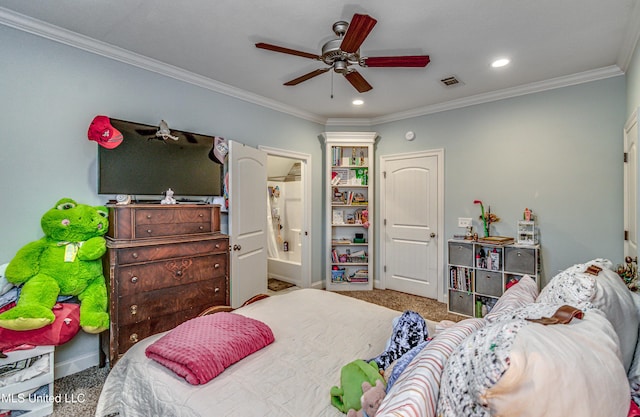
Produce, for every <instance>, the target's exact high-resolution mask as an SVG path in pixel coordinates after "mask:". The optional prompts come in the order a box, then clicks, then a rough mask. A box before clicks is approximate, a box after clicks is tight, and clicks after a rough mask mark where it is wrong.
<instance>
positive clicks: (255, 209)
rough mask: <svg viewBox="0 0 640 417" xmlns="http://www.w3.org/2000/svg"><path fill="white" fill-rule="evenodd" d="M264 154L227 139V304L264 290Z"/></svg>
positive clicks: (265, 219)
mask: <svg viewBox="0 0 640 417" xmlns="http://www.w3.org/2000/svg"><path fill="white" fill-rule="evenodd" d="M266 192H267V154H266V153H264V152H262V151H260V150H258V149H255V148H252V147H250V146H246V145H244V144H242V143H239V142H234V141H229V245H230V249H231V253H230V259H231V280H230V281H231V306H232V307H234V308H237V307H240V306H241V305H242V303H244V302H245V301H247V300H248V299H249V298H251V297H253V296H254V295H256V294H261V293H263V294H266V292H267V233H266V232H267V217H266V216H265V215H264V214H265V213H266V212H267V199H266Z"/></svg>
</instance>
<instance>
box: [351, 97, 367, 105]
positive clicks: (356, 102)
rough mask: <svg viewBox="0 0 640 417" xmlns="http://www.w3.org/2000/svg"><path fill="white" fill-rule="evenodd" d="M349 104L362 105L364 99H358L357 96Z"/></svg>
mask: <svg viewBox="0 0 640 417" xmlns="http://www.w3.org/2000/svg"><path fill="white" fill-rule="evenodd" d="M351 104H353V105H354V106H362V105H363V104H364V100H360V99H359V98H357V99H355V100H353V101H352V102H351Z"/></svg>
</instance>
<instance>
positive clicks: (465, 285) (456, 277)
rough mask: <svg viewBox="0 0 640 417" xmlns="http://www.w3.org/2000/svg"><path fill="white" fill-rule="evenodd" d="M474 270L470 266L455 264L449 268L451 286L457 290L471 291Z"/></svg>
mask: <svg viewBox="0 0 640 417" xmlns="http://www.w3.org/2000/svg"><path fill="white" fill-rule="evenodd" d="M471 275H472V272H471V270H470V269H469V268H466V267H462V266H454V267H451V268H449V288H451V289H452V290H457V291H466V292H470V291H471V281H472V276H471Z"/></svg>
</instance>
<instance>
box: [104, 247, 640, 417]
mask: <svg viewBox="0 0 640 417" xmlns="http://www.w3.org/2000/svg"><path fill="white" fill-rule="evenodd" d="M594 265H595V266H596V269H600V271H599V274H598V275H592V274H590V273H588V272H585V271H586V270H587V269H588V268H589V267H592V266H594ZM566 304H569V305H572V306H574V307H576V308H578V309H579V310H580V312H582V313H583V314H581V317H582V318H577V317H576V318H574V319H572V320H570V321H569V322H568V323H567V324H555V325H543V324H540V323H538V322H534V321H531V320H530V319H540V318H545V317H553V314H554V312H555V311H556V310H557V308H558V307H559V306H561V305H566ZM638 304H639V303H638V302H637V298H636V297H635V296H634V294H632V293H631V292H630V291H629V290H628V289H627V288H626V286H625V285H624V283H623V282H622V280H621V279H620V278H619V277H617V275H616V274H615V272H613V270H612V269H611V263H610V262H608V261H606V260H600V259H598V260H593V261H590V262H588V263H585V264H579V265H574V266H572V267H571V268H568V269H567V270H565V271H562V272H561V273H559V274H558V275H557V276H556V277H554V278H553V279H552V280H551V281H550V283H549V284H548V285H547V286H546V287H545V288H544V289H543V290H542V291H540V292H539V291H538V288H537V285H535V283H534V282H533V280H531V279H530V278H528V277H526V276H525V277H524V278H523V279H522V280H521V282H520V283H518V284H516V285H514V286H512V287H511V288H510V289H509V290H507V292H506V293H505V295H503V297H502V298H501V299H500V300H499V302H498V304H496V306H495V307H494V309H493V310H492V311H491V312H490V313H489V314H488V315H487V316H486V317H485V318H482V319H478V318H470V319H465V320H462V321H460V322H458V323H451V322H447V323H434V322H431V321H428V320H427V324H428V330H429V335H430V336H431V337H432V339H431V340H430V341H429V343H428V344H427V345H426V347H425V348H424V349H423V350H421V351H420V352H419V353H418V354H417V355H416V356H415V357H414V358H413V359H412V360H411V362H410V363H409V364H408V365H407V367H406V369H405V370H404V371H403V372H402V373H401V374H400V375H399V377H398V378H397V379H396V380H395V382H394V383H393V385H392V386H391V387H390V388H389V389H388V391H387V394H386V396H385V398H384V400H383V402H382V404H381V406H380V409H379V410H378V413H377V414H376V416H377V417H381V416H382V417H390V416H407V417H422V416H429V417H431V416H451V417H454V416H455V417H461V416H541V417H542V416H558V417H560V416H566V415H581V416H582V417H585V416H587V417H588V416H593V417H602V416H605V415H606V416H611V417H615V416H620V417H624V416H627V415H628V413H629V408H630V404H631V398H632V395H637V393H638V392H640V389H638V385H639V383H640V371H638V369H637V368H638V367H639V366H638V363H637V362H640V360H638V358H636V356H640V354H639V353H638V352H636V350H635V345H636V342H637V336H638V325H639V324H640V320H639V318H638ZM233 314H239V315H242V316H244V317H247V318H251V319H255V320H258V321H260V322H261V323H264V324H266V325H267V326H268V327H269V328H270V329H271V330H272V332H273V336H274V338H275V341H273V343H270V344H268V345H267V346H265V347H264V348H261V349H259V350H257V351H256V352H255V353H252V354H250V355H248V356H246V357H245V358H244V359H241V360H240V361H238V362H236V363H234V364H232V365H230V366H229V367H227V369H225V370H224V371H223V372H222V373H220V374H219V375H217V376H216V377H215V378H213V379H211V380H210V381H209V382H207V383H205V384H201V385H192V384H190V383H187V382H186V381H185V380H184V378H181V377H179V376H178V375H176V373H174V372H173V371H171V370H170V369H168V368H167V367H165V366H163V365H161V364H159V363H158V362H156V361H154V360H152V359H149V358H148V357H147V356H146V355H145V350H146V349H147V347H149V346H151V345H153V344H154V343H155V342H156V341H158V340H159V339H160V338H161V337H163V334H158V335H154V336H151V337H149V338H147V339H145V340H143V341H141V342H139V343H137V344H136V345H135V346H134V347H132V348H131V349H130V350H129V351H128V352H127V353H126V354H125V355H124V356H123V357H122V358H121V359H120V360H119V361H118V362H117V363H116V365H115V366H114V367H113V369H112V370H111V372H110V374H109V376H108V377H107V380H106V382H105V385H104V388H103V391H102V393H101V396H100V399H99V401H98V406H97V409H96V416H97V417H105V416H115V415H117V416H119V417H129V416H156V415H157V416H185V417H187V416H189V417H191V416H193V417H196V416H261V417H266V416H273V417H286V416H292V417H293V416H296V417H299V416H302V415H305V416H318V417H322V416H326V417H338V416H344V414H343V413H341V412H340V411H339V410H338V409H336V408H335V407H333V406H332V405H331V404H330V395H329V390H330V388H331V387H332V386H333V385H337V384H338V383H339V377H340V369H341V368H342V366H343V365H345V364H346V363H348V362H351V361H352V360H354V359H357V358H361V359H367V358H372V357H374V356H376V355H378V354H380V353H381V352H382V351H383V350H384V349H385V345H386V343H387V341H388V340H389V338H390V336H391V333H392V329H393V322H394V319H396V318H397V317H398V316H399V315H400V314H401V312H398V311H394V310H390V309H387V308H384V307H380V306H377V305H373V304H370V303H366V302H364V301H361V300H357V299H354V298H351V297H345V296H342V295H339V294H335V293H331V292H327V291H323V290H313V289H302V290H296V291H292V292H290V293H287V294H285V295H276V296H271V297H267V298H265V299H262V300H260V301H257V302H255V303H252V304H249V305H247V306H243V307H241V308H239V309H237V310H235V311H234V312H233Z"/></svg>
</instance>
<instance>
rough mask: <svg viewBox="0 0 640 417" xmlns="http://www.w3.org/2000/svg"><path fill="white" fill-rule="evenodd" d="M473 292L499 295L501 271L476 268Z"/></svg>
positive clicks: (500, 291) (500, 290) (500, 292)
mask: <svg viewBox="0 0 640 417" xmlns="http://www.w3.org/2000/svg"><path fill="white" fill-rule="evenodd" d="M475 292H477V293H478V294H482V295H492V296H494V297H500V296H501V295H502V273H501V272H491V271H483V270H481V269H479V270H476V286H475Z"/></svg>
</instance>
